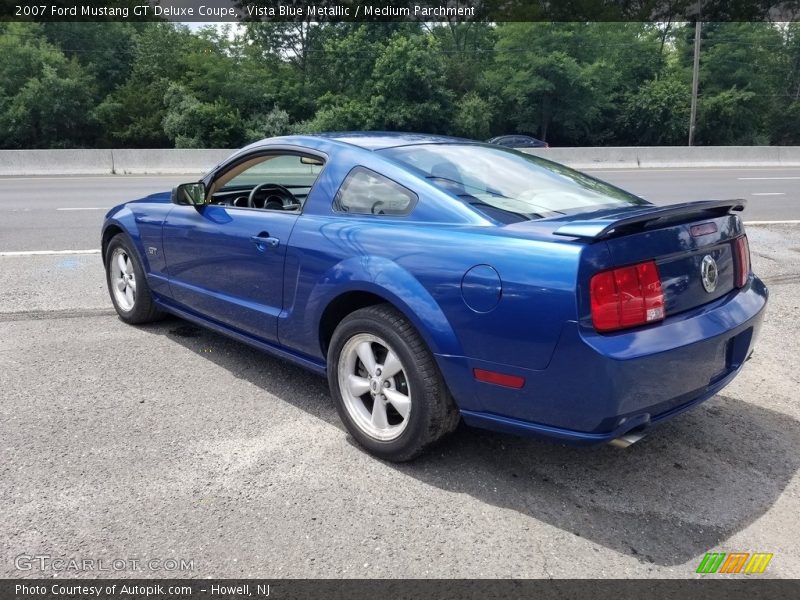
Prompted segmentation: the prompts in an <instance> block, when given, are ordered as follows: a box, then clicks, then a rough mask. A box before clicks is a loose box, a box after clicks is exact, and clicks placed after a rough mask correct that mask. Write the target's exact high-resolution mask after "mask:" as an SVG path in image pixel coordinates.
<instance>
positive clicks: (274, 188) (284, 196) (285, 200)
mask: <svg viewBox="0 0 800 600" xmlns="http://www.w3.org/2000/svg"><path fill="white" fill-rule="evenodd" d="M266 188H269V191H270V192H273V193H274V194H275V195H276V196H278V197H279V198H280V200H281V204H283V205H286V204H299V202H298V200H297V198H295V196H294V194H293V193H292V192H290V191H289V190H288V189H286V188H285V187H283V186H282V185H279V184H277V183H259V184H258V185H257V186H256V187H254V188H253V189H252V190H250V195H249V196H248V197H247V206H248V207H249V208H256V194H257V193H258V192H259V191H261V190H262V189H266ZM264 205H265V206H266V202H265V203H264Z"/></svg>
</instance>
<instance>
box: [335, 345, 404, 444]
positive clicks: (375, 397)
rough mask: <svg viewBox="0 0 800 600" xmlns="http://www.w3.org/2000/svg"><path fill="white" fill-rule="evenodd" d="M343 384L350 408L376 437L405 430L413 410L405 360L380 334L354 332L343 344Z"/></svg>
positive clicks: (384, 437)
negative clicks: (402, 361)
mask: <svg viewBox="0 0 800 600" xmlns="http://www.w3.org/2000/svg"><path fill="white" fill-rule="evenodd" d="M338 373H339V388H340V389H341V390H342V399H343V401H344V404H345V407H346V408H347V411H348V412H349V413H350V416H351V417H352V418H353V420H355V421H356V422H357V423H358V425H359V426H360V427H361V429H363V430H364V432H365V433H367V434H368V435H370V436H372V437H373V438H375V439H376V440H393V439H395V438H397V437H398V436H399V435H400V434H402V433H403V430H404V429H405V428H406V426H407V425H408V417H409V414H410V413H411V390H410V389H409V385H408V376H407V375H406V372H405V370H404V368H403V363H401V362H400V359H399V358H398V357H397V354H396V353H395V352H394V351H393V350H392V349H391V348H390V347H389V344H388V343H387V342H385V341H384V340H382V339H381V338H379V337H378V336H375V335H372V334H369V333H361V334H358V335H354V336H353V337H351V338H350V339H349V340H347V343H346V344H345V345H344V348H342V354H341V358H340V360H339V367H338Z"/></svg>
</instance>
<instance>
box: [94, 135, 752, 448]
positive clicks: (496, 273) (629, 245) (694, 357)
mask: <svg viewBox="0 0 800 600" xmlns="http://www.w3.org/2000/svg"><path fill="white" fill-rule="evenodd" d="M741 209H742V203H741V202H740V201H731V202H725V201H707V202H693V203H687V204H676V205H672V206H667V207H656V206H653V205H652V204H650V203H648V202H646V201H644V200H642V199H641V198H638V197H636V196H633V195H631V194H628V193H626V192H624V191H622V190H620V189H617V188H615V187H612V186H610V185H608V184H605V183H603V182H601V181H598V180H596V179H594V178H592V177H589V176H586V175H583V174H581V173H578V172H576V171H573V170H571V169H568V168H566V167H563V166H561V165H559V164H556V163H553V162H550V161H547V160H543V159H540V158H536V157H533V156H529V155H526V154H522V153H519V152H516V151H514V150H510V149H507V148H503V147H498V146H494V145H487V144H481V143H477V142H470V141H467V140H458V139H452V138H445V137H434V136H423V135H405V134H382V133H343V134H326V135H318V136H293V137H283V138H274V139H268V140H264V141H261V142H258V143H255V144H253V145H251V146H248V147H246V148H244V149H243V150H240V151H239V152H237V153H235V154H234V155H233V156H231V157H230V158H229V159H227V160H226V161H225V162H223V163H222V164H220V165H218V166H217V167H215V168H214V169H212V170H211V172H210V173H209V174H208V175H206V176H205V177H204V178H203V179H202V180H201V181H200V182H198V183H188V184H184V185H181V186H178V187H177V188H175V190H173V192H172V194H171V195H170V194H169V193H163V194H156V195H153V196H149V197H147V198H144V199H142V200H136V201H133V202H127V203H125V204H122V205H120V206H118V207H116V208H114V209H112V210H111V211H110V212H109V213H108V215H107V216H106V219H105V223H104V225H103V234H102V247H103V257H104V260H105V265H106V271H107V277H108V287H109V290H110V292H111V299H112V300H113V302H114V306H115V307H116V309H117V312H118V313H119V315H120V317H121V318H122V319H123V320H124V321H127V322H128V323H144V322H147V321H150V320H153V319H155V318H157V317H158V316H159V315H160V314H162V313H164V312H166V313H172V314H175V315H178V316H180V317H183V318H185V319H188V320H190V321H194V322H196V323H199V324H201V325H204V326H206V327H209V328H211V329H214V330H216V331H220V332H222V333H224V334H226V335H229V336H231V337H234V338H236V339H238V340H241V341H243V342H246V343H249V344H252V345H253V346H255V347H257V348H261V349H263V350H266V351H268V352H271V353H273V354H275V355H277V356H280V357H283V358H286V359H289V360H291V361H293V362H295V363H298V364H300V365H302V366H304V367H306V368H308V369H311V370H312V371H315V372H317V373H319V374H326V373H327V377H328V381H329V383H330V388H331V392H332V394H333V397H334V399H335V401H336V405H337V407H338V410H339V414H340V415H341V418H342V420H343V421H344V423H345V425H346V426H347V428H348V430H349V431H350V433H351V434H352V435H353V436H354V437H355V438H356V439H357V440H358V441H359V442H360V443H361V444H362V445H363V446H365V447H366V448H367V449H369V450H370V451H371V452H373V453H374V454H376V455H378V456H380V457H383V458H387V459H390V460H407V459H410V458H412V457H414V456H416V455H417V454H419V453H420V452H421V451H422V450H423V449H424V448H425V447H426V446H428V445H429V444H430V443H432V442H434V441H435V440H437V439H438V438H440V437H442V436H443V435H444V434H445V433H447V432H448V431H451V430H452V429H453V428H454V427H455V426H456V424H457V423H458V421H459V418H463V419H464V421H465V422H466V423H467V424H469V425H474V426H478V427H486V428H489V429H495V430H500V431H507V432H513V433H522V434H536V435H542V436H547V437H551V438H556V439H560V440H563V441H568V442H573V443H582V444H593V443H601V442H612V441H616V442H617V443H622V444H625V443H630V442H631V441H633V440H635V439H637V438H638V437H640V436H641V434H642V432H644V431H645V430H646V429H647V428H649V427H650V426H651V425H654V424H656V423H659V422H661V421H664V420H665V419H668V418H670V417H673V416H674V415H676V414H678V413H680V412H681V411H683V410H686V409H687V408H690V407H691V406H693V405H696V404H698V403H699V402H701V401H703V400H705V399H707V398H709V397H710V396H712V395H713V394H715V393H716V392H717V391H719V390H720V389H721V388H722V387H723V386H725V385H726V384H727V383H728V382H730V381H731V379H733V377H734V376H735V375H736V374H737V373H738V371H739V369H740V368H741V367H742V365H743V364H744V362H745V360H746V359H747V358H748V357H749V355H750V352H751V350H752V347H753V343H754V340H755V338H756V334H757V333H758V330H759V326H760V324H761V319H762V316H763V309H764V306H765V304H766V300H767V290H766V288H765V286H764V284H763V283H762V282H761V281H760V280H759V279H758V278H757V277H755V276H753V274H752V273H751V271H750V252H749V248H748V245H747V238H746V237H745V234H744V229H743V226H742V222H741V220H740V219H739V217H738V216H737V215H736V214H735V213H736V212H737V211H740V210H741ZM165 375H166V374H165Z"/></svg>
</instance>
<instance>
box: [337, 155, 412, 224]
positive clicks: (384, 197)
mask: <svg viewBox="0 0 800 600" xmlns="http://www.w3.org/2000/svg"><path fill="white" fill-rule="evenodd" d="M416 203H417V195H416V194H415V193H414V192H412V191H411V190H409V189H407V188H404V187H403V186H402V185H400V184H399V183H395V182H394V181H392V180H391V179H387V178H386V177H384V176H383V175H379V174H378V173H376V172H375V171H370V170H369V169H367V168H364V167H356V168H355V169H353V170H352V171H350V173H349V174H348V175H347V177H346V178H345V180H344V182H342V186H341V187H340V188H339V191H338V192H337V193H336V198H335V199H334V201H333V206H334V208H335V209H336V210H338V211H341V212H346V213H351V214H359V215H393V216H402V215H407V214H408V213H410V212H411V210H412V209H413V208H414V205H415V204H416Z"/></svg>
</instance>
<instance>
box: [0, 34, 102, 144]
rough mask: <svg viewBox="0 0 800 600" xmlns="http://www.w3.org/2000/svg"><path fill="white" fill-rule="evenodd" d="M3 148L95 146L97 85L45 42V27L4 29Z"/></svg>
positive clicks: (0, 44) (0, 42)
mask: <svg viewBox="0 0 800 600" xmlns="http://www.w3.org/2000/svg"><path fill="white" fill-rule="evenodd" d="M0 56H2V57H3V60H2V61H0V146H2V147H5V148H72V147H82V146H85V145H90V144H91V143H92V142H93V137H94V134H95V130H94V123H93V121H92V118H91V116H90V111H91V104H92V98H93V93H94V86H95V81H94V78H93V77H92V75H91V74H90V73H87V72H86V71H85V70H84V69H83V68H82V67H81V65H80V64H79V63H78V62H77V61H76V60H75V59H68V58H67V57H65V56H64V54H63V53H62V52H61V51H60V50H58V49H57V48H56V47H55V46H53V45H52V44H50V43H49V42H47V41H46V39H45V37H44V34H43V32H42V29H41V27H40V26H36V25H31V24H21V23H20V24H17V23H10V24H8V25H6V26H5V27H4V28H3V29H2V30H0Z"/></svg>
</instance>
